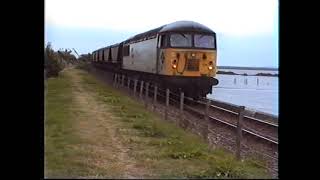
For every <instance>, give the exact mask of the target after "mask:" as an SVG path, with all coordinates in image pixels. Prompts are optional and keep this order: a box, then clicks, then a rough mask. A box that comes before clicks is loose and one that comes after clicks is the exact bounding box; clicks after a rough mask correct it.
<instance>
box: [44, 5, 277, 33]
mask: <svg viewBox="0 0 320 180" xmlns="http://www.w3.org/2000/svg"><path fill="white" fill-rule="evenodd" d="M277 8H278V1H276V0H241V1H240V0H191V1H186V0H180V1H179V0H176V1H174V0H161V1H159V0H127V1H121V0H46V1H45V20H46V24H52V25H56V26H60V27H79V28H100V29H111V30H119V31H124V30H125V31H128V30H130V31H136V32H142V31H146V30H149V29H151V28H155V27H158V26H161V25H163V24H167V23H170V22H173V21H177V20H192V21H196V22H199V23H202V24H204V25H206V26H208V27H210V28H211V29H212V30H214V31H216V32H220V33H228V34H234V35H247V34H261V33H271V32H272V31H274V24H275V22H274V21H275V20H277V17H275V16H277V15H278V14H277V13H276V12H277Z"/></svg>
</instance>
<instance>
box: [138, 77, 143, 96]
mask: <svg viewBox="0 0 320 180" xmlns="http://www.w3.org/2000/svg"><path fill="white" fill-rule="evenodd" d="M142 91H143V81H141V84H140V95H139V97H140V99H142Z"/></svg>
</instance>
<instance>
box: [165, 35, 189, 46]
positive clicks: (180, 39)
mask: <svg viewBox="0 0 320 180" xmlns="http://www.w3.org/2000/svg"><path fill="white" fill-rule="evenodd" d="M170 45H171V46H172V47H192V36H191V34H184V33H175V34H171V36H170Z"/></svg>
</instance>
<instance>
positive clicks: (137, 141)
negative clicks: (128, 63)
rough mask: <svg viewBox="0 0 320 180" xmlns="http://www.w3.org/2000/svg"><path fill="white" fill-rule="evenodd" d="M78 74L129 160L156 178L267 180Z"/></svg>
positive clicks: (249, 165)
mask: <svg viewBox="0 0 320 180" xmlns="http://www.w3.org/2000/svg"><path fill="white" fill-rule="evenodd" d="M77 71H78V75H80V76H81V78H82V82H83V85H84V88H86V89H87V90H88V91H92V92H95V94H96V97H95V98H96V100H97V101H100V102H101V103H104V104H106V105H107V106H108V107H110V108H111V109H112V111H113V115H114V116H116V117H119V119H120V120H119V122H115V123H117V124H118V128H117V132H118V134H119V136H120V137H121V140H122V141H123V143H125V144H126V145H127V146H129V147H130V148H129V149H130V151H129V154H130V157H132V158H134V159H135V160H136V162H137V163H138V166H140V167H143V168H144V169H146V170H148V171H150V174H152V176H153V177H157V178H159V177H160V178H270V176H269V175H268V173H267V170H266V169H264V168H261V167H259V166H257V165H256V164H261V162H259V163H257V162H256V160H244V161H237V160H235V158H234V156H233V155H232V154H230V153H228V152H225V151H224V150H222V149H217V150H210V149H209V148H208V146H207V144H206V143H205V142H203V140H202V139H201V138H200V137H198V136H196V135H194V134H192V133H190V132H186V131H184V130H183V129H181V128H177V127H176V126H175V125H174V124H171V123H169V122H166V121H164V120H162V119H161V118H160V117H159V116H157V115H154V114H153V113H150V112H148V111H146V110H145V108H144V107H143V105H141V104H139V103H137V102H136V101H135V100H134V99H132V98H130V97H127V96H126V95H125V94H122V93H121V92H119V91H117V90H116V89H114V88H113V87H111V86H107V85H105V84H104V83H102V82H100V81H99V80H97V79H95V78H94V77H93V76H92V75H90V74H88V73H87V72H85V71H80V70H77Z"/></svg>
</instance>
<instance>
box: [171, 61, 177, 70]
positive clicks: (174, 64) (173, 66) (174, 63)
mask: <svg viewBox="0 0 320 180" xmlns="http://www.w3.org/2000/svg"><path fill="white" fill-rule="evenodd" d="M176 63H177V60H173V61H172V68H173V69H176V68H177V64H176Z"/></svg>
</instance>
